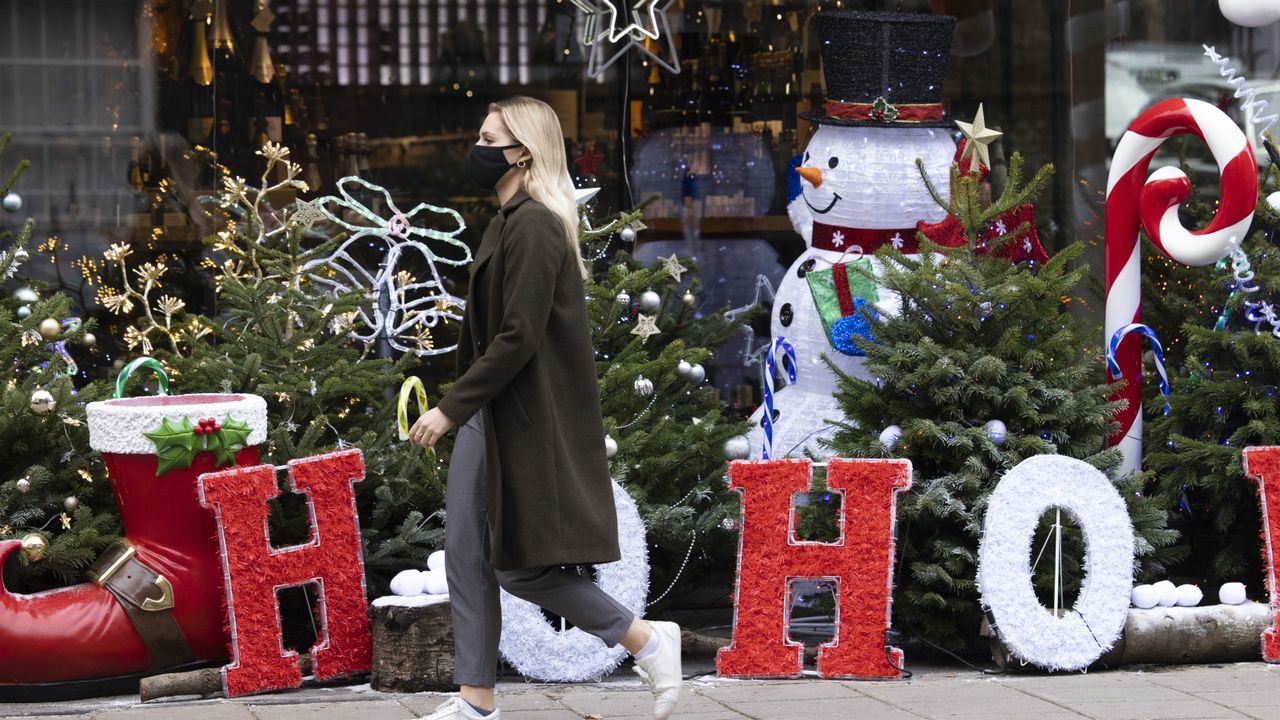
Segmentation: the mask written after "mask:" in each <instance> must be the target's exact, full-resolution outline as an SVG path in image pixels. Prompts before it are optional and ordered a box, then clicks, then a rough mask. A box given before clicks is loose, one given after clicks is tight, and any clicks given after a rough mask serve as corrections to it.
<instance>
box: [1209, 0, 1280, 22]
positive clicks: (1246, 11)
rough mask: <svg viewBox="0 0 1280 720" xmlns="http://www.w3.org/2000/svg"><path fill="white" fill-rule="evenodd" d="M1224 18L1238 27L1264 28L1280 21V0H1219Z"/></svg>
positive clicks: (1219, 7)
mask: <svg viewBox="0 0 1280 720" xmlns="http://www.w3.org/2000/svg"><path fill="white" fill-rule="evenodd" d="M1218 9H1219V10H1221V11H1222V16H1223V17H1225V18H1226V19H1228V20H1230V21H1231V22H1233V23H1235V24H1236V25H1243V26H1244V27H1262V26H1263V25H1270V24H1271V23H1273V22H1275V21H1277V20H1280V0H1218Z"/></svg>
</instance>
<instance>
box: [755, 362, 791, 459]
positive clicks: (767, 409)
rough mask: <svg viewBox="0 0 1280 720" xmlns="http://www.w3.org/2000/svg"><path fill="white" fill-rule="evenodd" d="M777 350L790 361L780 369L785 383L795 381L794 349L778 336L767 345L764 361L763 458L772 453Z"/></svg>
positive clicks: (767, 457)
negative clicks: (783, 373)
mask: <svg viewBox="0 0 1280 720" xmlns="http://www.w3.org/2000/svg"><path fill="white" fill-rule="evenodd" d="M779 350H781V351H782V353H783V360H784V361H785V360H790V361H791V362H790V364H788V363H786V362H783V363H782V369H783V370H784V371H785V372H786V373H787V383H788V384H794V383H795V381H796V349H795V348H794V347H793V346H792V345H791V343H789V342H787V341H786V339H784V338H782V337H781V336H779V337H778V338H776V339H774V341H773V344H772V345H770V346H769V354H768V355H766V356H765V363H764V365H765V368H764V414H763V415H761V416H760V426H761V427H763V428H764V446H763V447H762V448H761V452H760V456H761V457H762V458H763V459H765V460H768V459H769V456H770V455H772V454H773V372H774V369H775V368H776V367H777V366H778V351H779Z"/></svg>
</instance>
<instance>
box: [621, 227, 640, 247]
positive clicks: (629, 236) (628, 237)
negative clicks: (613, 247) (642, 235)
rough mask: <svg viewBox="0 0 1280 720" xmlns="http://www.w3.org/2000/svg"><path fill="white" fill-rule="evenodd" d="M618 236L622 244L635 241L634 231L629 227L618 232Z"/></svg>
mask: <svg viewBox="0 0 1280 720" xmlns="http://www.w3.org/2000/svg"><path fill="white" fill-rule="evenodd" d="M618 235H619V236H620V237H621V238H622V242H626V243H630V242H635V241H636V229H635V228H633V227H631V226H630V225H628V226H626V227H624V228H622V229H621V230H619V231H618Z"/></svg>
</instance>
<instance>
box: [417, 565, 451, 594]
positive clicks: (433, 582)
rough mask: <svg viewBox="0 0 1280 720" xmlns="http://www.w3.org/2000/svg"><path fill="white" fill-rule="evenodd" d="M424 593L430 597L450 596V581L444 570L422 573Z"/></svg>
mask: <svg viewBox="0 0 1280 720" xmlns="http://www.w3.org/2000/svg"><path fill="white" fill-rule="evenodd" d="M422 591H423V592H424V593H426V594H428V595H448V594H449V581H448V579H447V578H446V577H445V574H444V569H443V568H441V569H439V570H428V571H427V572H424V573H422Z"/></svg>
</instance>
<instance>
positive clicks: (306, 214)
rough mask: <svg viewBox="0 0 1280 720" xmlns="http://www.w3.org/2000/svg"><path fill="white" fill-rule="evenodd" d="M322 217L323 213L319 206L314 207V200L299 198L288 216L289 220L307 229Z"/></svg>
mask: <svg viewBox="0 0 1280 720" xmlns="http://www.w3.org/2000/svg"><path fill="white" fill-rule="evenodd" d="M323 219H324V213H322V212H320V208H318V207H316V203H315V201H314V200H299V201H298V202H297V207H296V209H295V210H294V211H293V214H292V215H290V216H289V220H290V222H294V223H297V224H298V225H301V226H302V227H304V228H306V229H307V230H310V229H311V228H312V227H313V226H314V225H315V224H316V223H317V222H320V221H321V220H323Z"/></svg>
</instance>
